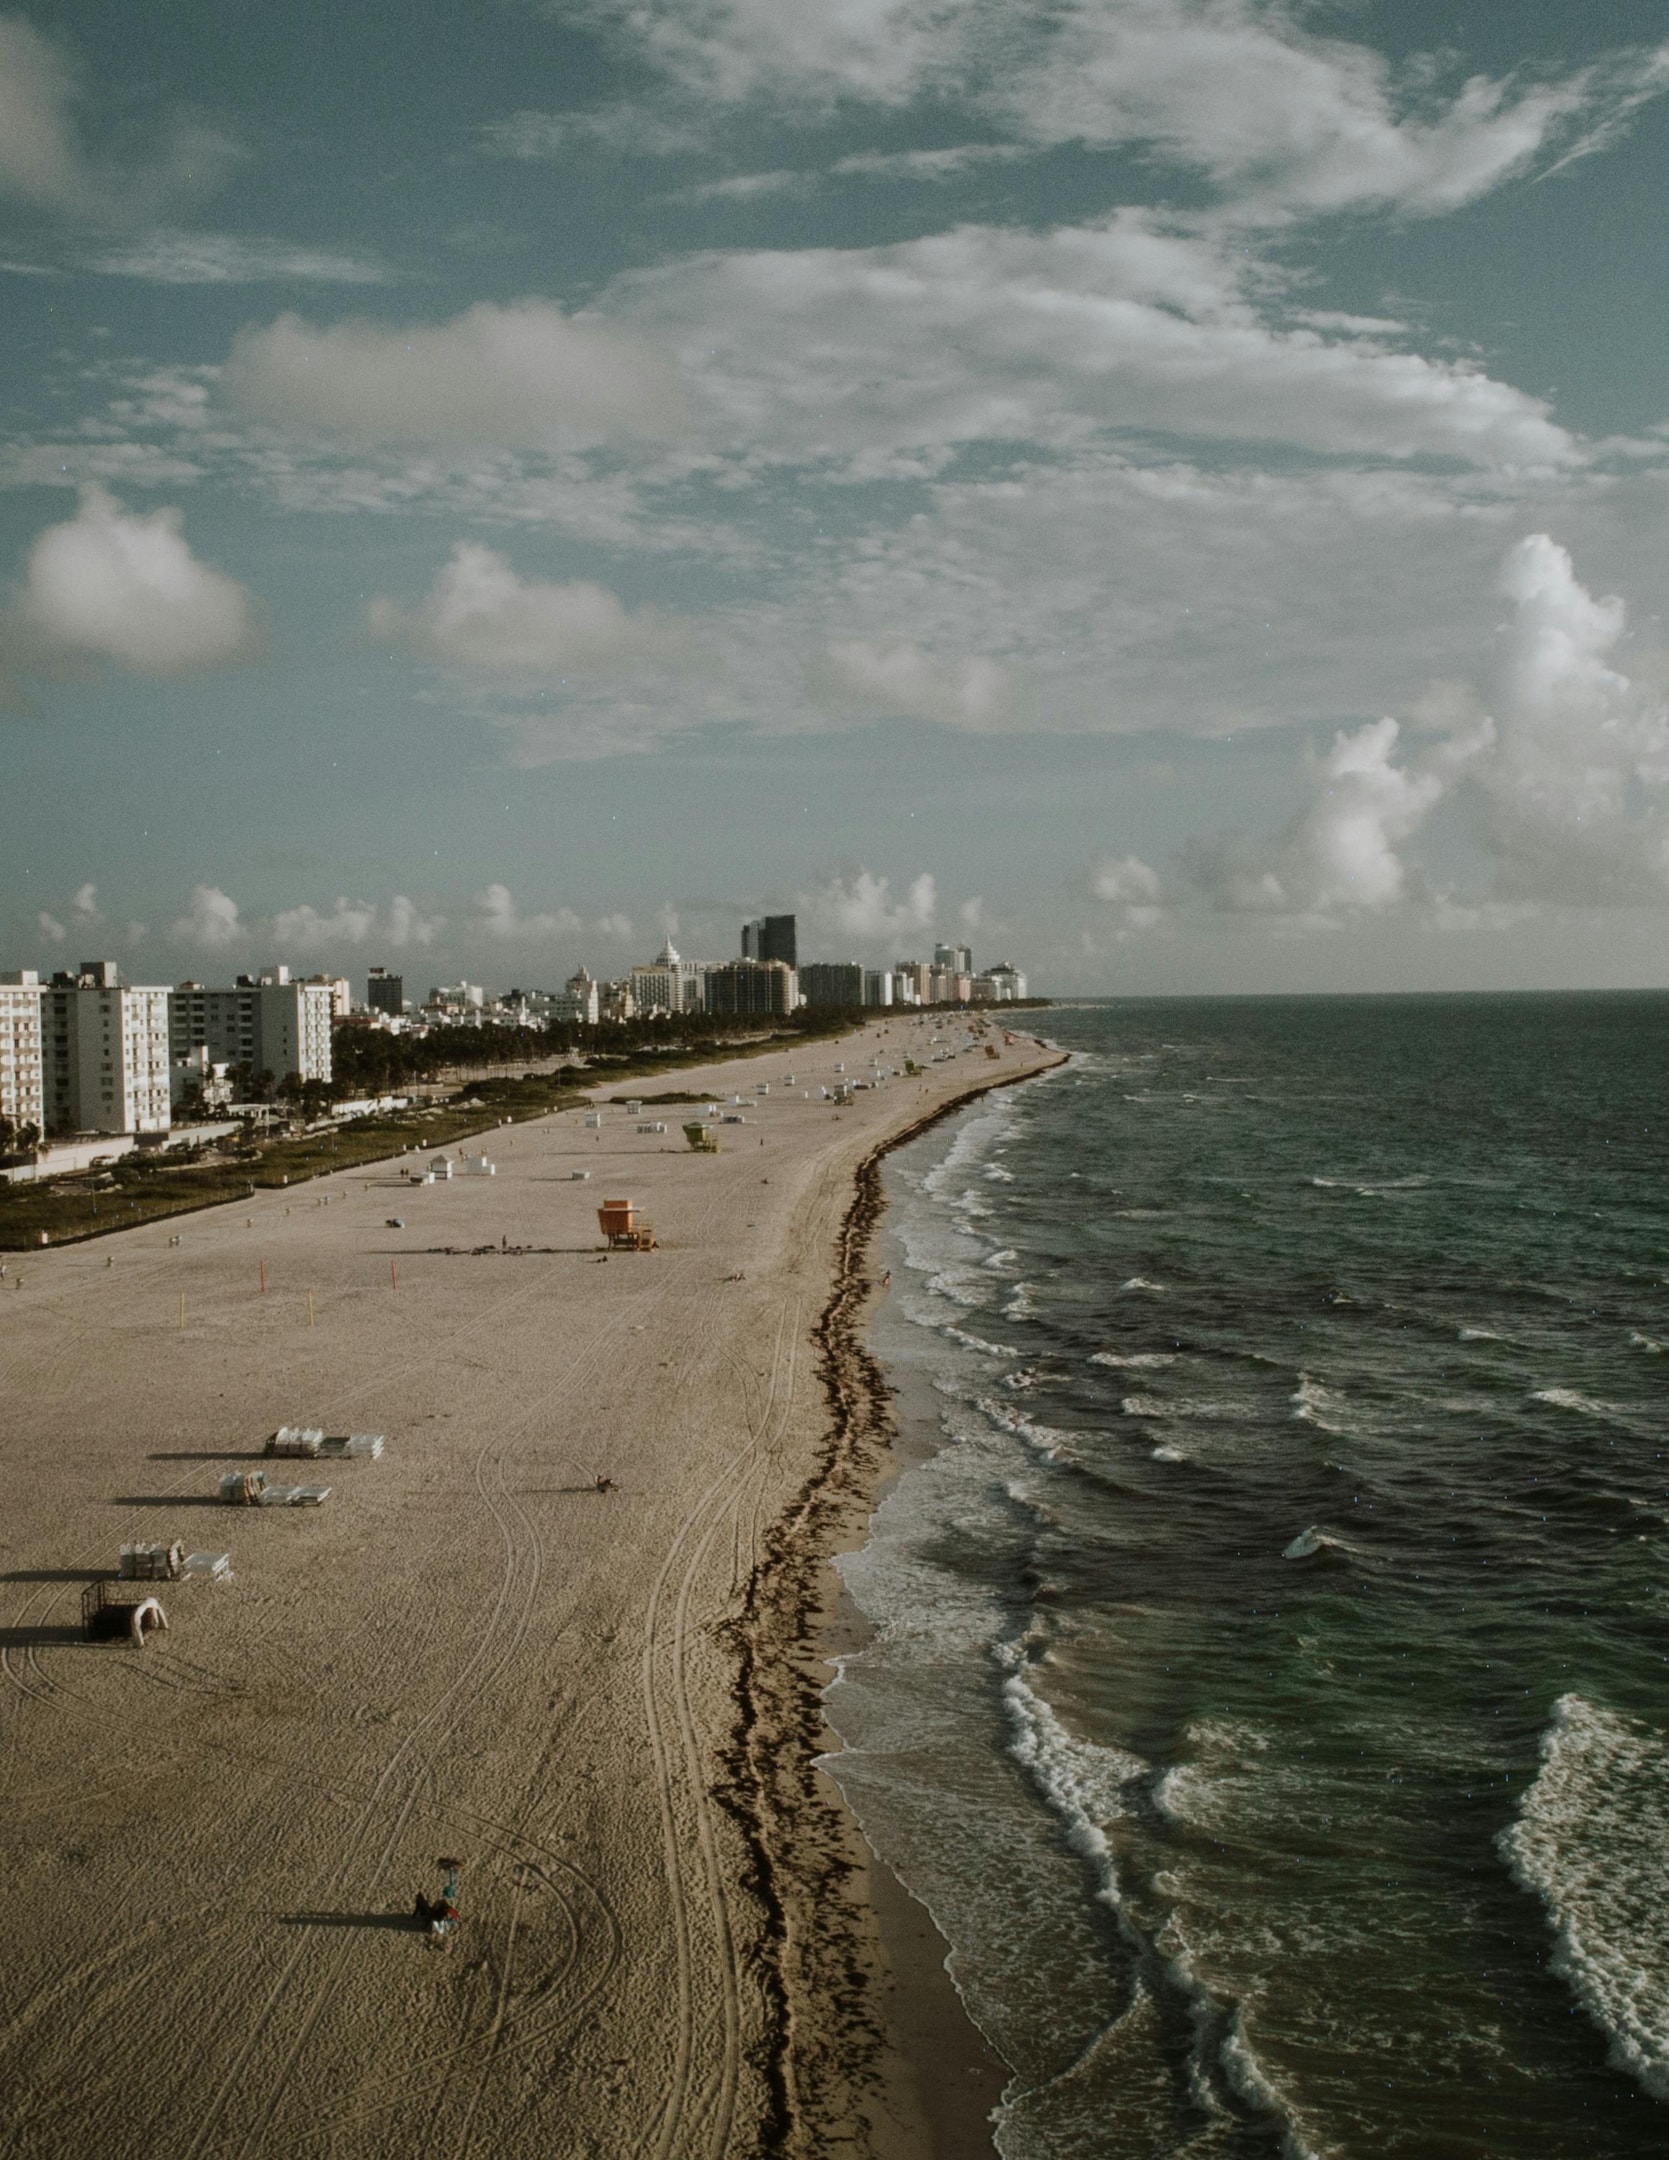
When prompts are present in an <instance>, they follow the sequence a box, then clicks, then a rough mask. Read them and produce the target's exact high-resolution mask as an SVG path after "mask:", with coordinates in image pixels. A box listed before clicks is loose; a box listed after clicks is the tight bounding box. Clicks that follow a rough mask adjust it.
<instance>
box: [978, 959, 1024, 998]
mask: <svg viewBox="0 0 1669 2160" xmlns="http://www.w3.org/2000/svg"><path fill="white" fill-rule="evenodd" d="M1025 994H1026V978H1025V976H1024V975H1022V974H1021V972H1020V970H1019V969H1018V968H1017V967H1015V966H1013V965H1012V964H1011V963H1010V962H1009V961H1007V960H998V961H997V962H996V963H995V964H994V965H993V966H991V967H988V968H987V969H986V970H985V972H984V973H983V974H982V975H976V976H975V977H974V1002H975V1003H976V1004H985V1005H1012V1004H1013V1003H1014V1002H1015V1001H1016V999H1019V998H1023V997H1024V996H1025Z"/></svg>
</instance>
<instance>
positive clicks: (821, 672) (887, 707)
mask: <svg viewBox="0 0 1669 2160" xmlns="http://www.w3.org/2000/svg"><path fill="white" fill-rule="evenodd" d="M807 676H808V687H809V688H810V690H811V693H812V695H813V697H814V698H816V699H817V700H818V701H819V702H821V703H823V704H828V705H845V706H852V705H858V706H863V707H866V708H868V709H869V710H871V711H874V712H885V713H895V714H899V715H901V716H903V717H905V718H910V719H918V720H939V721H943V722H944V723H946V724H947V725H948V726H952V727H965V728H976V729H977V728H985V727H994V726H996V725H998V724H999V723H1000V722H1001V720H1002V719H1003V718H1004V717H1005V716H1006V713H1007V709H1008V706H1009V704H1010V701H1011V697H1012V685H1011V682H1010V678H1009V675H1008V672H1007V670H1006V669H1004V668H1002V667H1001V666H999V665H998V663H997V662H996V661H994V660H986V659H980V658H974V659H968V660H955V661H940V660H935V659H933V658H931V657H930V656H929V655H928V654H926V653H924V652H922V651H921V650H920V649H919V648H918V647H917V646H914V645H891V646H880V645H873V644H869V643H867V642H865V641H864V640H863V639H861V638H851V639H846V640H844V641H842V642H839V643H837V644H833V645H830V646H828V647H826V648H825V650H824V651H823V652H822V653H820V654H819V655H818V656H817V657H816V658H815V659H814V660H813V662H812V664H811V666H810V668H809V669H808V670H807Z"/></svg>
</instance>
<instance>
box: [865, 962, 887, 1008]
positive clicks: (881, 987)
mask: <svg viewBox="0 0 1669 2160" xmlns="http://www.w3.org/2000/svg"><path fill="white" fill-rule="evenodd" d="M892 995H893V979H892V970H891V969H890V968H865V969H864V971H863V1001H864V1003H865V1004H866V1005H890V1004H891V1003H892Z"/></svg>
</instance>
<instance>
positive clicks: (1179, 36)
mask: <svg viewBox="0 0 1669 2160" xmlns="http://www.w3.org/2000/svg"><path fill="white" fill-rule="evenodd" d="M587 12H589V14H590V15H591V16H592V18H593V20H595V21H597V22H599V23H601V24H603V25H605V26H608V27H610V28H612V29H613V30H614V32H615V34H616V35H617V37H618V38H619V39H620V40H621V42H622V43H623V44H625V45H626V46H627V47H628V48H629V49H630V51H631V54H632V57H633V58H634V59H635V60H636V61H638V62H639V63H641V62H643V61H648V62H649V63H650V64H652V65H656V66H658V67H659V68H660V69H661V70H662V71H663V72H664V73H665V74H667V75H669V76H670V77H672V79H673V80H674V81H675V82H676V83H677V84H678V85H679V86H680V88H681V89H682V90H683V92H684V93H685V94H686V96H688V97H690V98H692V99H696V100H699V101H701V102H702V103H703V104H704V105H706V106H707V107H708V108H709V109H712V108H722V107H724V106H725V105H729V104H736V103H740V102H743V101H746V100H749V99H757V100H761V101H768V102H769V105H770V108H771V109H772V111H773V114H774V115H776V114H780V112H781V110H782V108H784V107H785V106H792V105H794V104H795V103H798V104H800V105H801V106H803V107H810V108H813V109H824V110H826V109H828V108H830V107H832V106H834V105H835V104H837V103H838V102H840V101H844V100H857V101H862V102H865V103H868V104H870V105H873V106H878V107H881V108H889V107H899V106H902V105H905V104H907V103H909V102H911V101H914V100H916V99H920V98H924V97H936V98H941V99H955V100H957V101H959V102H960V103H961V104H962V105H963V106H964V108H965V109H970V110H973V111H981V110H982V111H984V112H985V113H986V114H987V115H988V116H989V117H990V118H992V119H993V120H995V121H998V122H1003V123H1006V124H1007V125H1008V126H1010V127H1011V128H1013V129H1014V130H1015V132H1017V133H1019V134H1021V135H1023V136H1025V137H1026V138H1027V139H1028V140H1029V141H1031V142H1033V143H1039V144H1046V145H1047V144H1057V143H1064V142H1080V143H1085V144H1089V145H1091V146H1094V147H1097V148H1110V147H1114V146H1122V145H1130V146H1134V147H1138V148H1140V149H1142V150H1144V151H1145V152H1147V153H1148V155H1149V156H1150V157H1153V158H1156V159H1158V160H1164V161H1168V162H1170V163H1172V164H1173V165H1177V166H1181V167H1183V168H1184V169H1187V170H1190V171H1193V172H1196V173H1199V174H1202V175H1203V176H1204V177H1205V178H1206V179H1207V180H1209V181H1210V182H1212V183H1213V184H1214V185H1215V186H1216V187H1217V188H1218V189H1219V190H1220V191H1221V192H1222V193H1223V194H1224V195H1225V196H1226V197H1228V198H1229V199H1230V201H1231V203H1232V205H1233V207H1234V208H1235V210H1236V211H1237V213H1239V214H1241V215H1252V216H1257V215H1262V216H1265V217H1272V218H1276V219H1279V218H1281V217H1284V216H1287V215H1290V214H1292V213H1294V212H1300V213H1302V212H1318V211H1319V212H1327V211H1337V210H1343V209H1356V208H1363V207H1381V206H1383V207H1394V208H1396V209H1398V210H1400V211H1403V212H1405V213H1410V214H1413V215H1431V214H1437V213H1440V212H1442V211H1446V210H1449V209H1452V208H1454V207H1456V206H1457V205H1458V204H1461V203H1465V202H1470V201H1473V200H1475V199H1476V198H1477V197H1478V196H1480V195H1482V194H1484V193H1487V192H1488V191H1489V190H1490V189H1491V188H1493V187H1497V186H1499V185H1500V184H1501V183H1502V181H1504V180H1506V179H1508V178H1511V177H1512V176H1514V175H1516V174H1519V173H1522V172H1523V171H1525V170H1526V169H1527V168H1528V167H1529V166H1530V165H1531V164H1532V163H1533V162H1534V161H1535V160H1536V159H1537V158H1538V157H1540V156H1543V155H1544V154H1546V155H1560V156H1562V157H1563V158H1564V159H1569V158H1570V157H1572V156H1581V155H1585V154H1587V153H1588V152H1589V151H1590V150H1591V149H1593V148H1595V147H1598V146H1600V145H1602V144H1603V143H1604V142H1606V141H1608V140H1610V139H1612V138H1613V137H1614V136H1615V134H1616V133H1617V131H1618V130H1619V129H1620V128H1621V127H1623V126H1624V125H1626V123H1627V120H1628V118H1629V117H1630V115H1631V114H1632V113H1633V112H1635V111H1636V110H1637V109H1638V108H1639V106H1640V105H1641V104H1642V103H1644V102H1645V101H1646V100H1647V99H1649V98H1652V97H1656V96H1658V95H1660V94H1661V93H1662V91H1663V90H1664V88H1665V87H1666V83H1669V68H1666V62H1665V52H1664V50H1663V49H1659V50H1655V51H1654V50H1643V49H1638V48H1626V49H1623V50H1620V51H1613V52H1612V53H1611V54H1609V55H1608V56H1607V57H1606V58H1605V59H1604V60H1603V61H1601V62H1598V63H1596V64H1594V65H1592V66H1588V67H1584V68H1580V69H1577V70H1575V71H1570V72H1565V73H1559V72H1557V71H1555V70H1553V69H1552V68H1549V69H1547V70H1545V71H1543V73H1542V74H1541V75H1540V76H1539V77H1538V76H1534V75H1532V74H1530V73H1529V71H1528V70H1526V71H1524V72H1523V73H1521V74H1517V75H1514V76H1513V77H1510V78H1507V79H1504V80H1496V79H1493V78H1491V77H1489V76H1485V75H1474V76H1472V77H1470V78H1468V79H1467V80H1465V81H1461V82H1458V83H1455V84H1454V85H1453V86H1452V87H1451V88H1450V89H1449V90H1448V91H1447V92H1446V93H1445V92H1443V91H1442V90H1440V89H1439V88H1438V85H1439V84H1440V83H1441V81H1442V78H1443V75H1444V72H1445V65H1444V62H1443V60H1442V59H1441V58H1440V57H1437V56H1432V55H1429V54H1428V55H1418V54H1417V55H1414V56H1411V58H1410V59H1409V60H1407V61H1406V62H1404V63H1403V65H1402V66H1401V67H1400V68H1397V67H1393V66H1392V64H1391V63H1389V62H1388V61H1387V60H1386V59H1384V57H1383V56H1382V55H1380V54H1379V53H1377V52H1375V51H1374V50H1373V49H1372V48H1371V47H1369V46H1366V45H1362V44H1354V43H1351V42H1349V41H1348V40H1346V39H1343V38H1337V37H1333V38H1328V37H1321V36H1317V35H1314V34H1312V33H1311V32H1310V31H1309V30H1308V29H1306V28H1305V27H1304V20H1303V13H1302V11H1300V10H1298V9H1294V8H1290V7H1287V6H1283V5H1279V4H1275V0H964V4H962V5H954V6H952V5H946V4H944V0H591V4H590V6H589V8H588V10H587ZM520 117H521V118H522V119H523V120H524V121H525V120H526V119H527V118H529V117H531V116H525V115H524V116H520ZM565 117H567V118H568V119H569V120H570V122H571V121H572V120H573V118H574V116H565ZM501 125H504V124H503V123H501Z"/></svg>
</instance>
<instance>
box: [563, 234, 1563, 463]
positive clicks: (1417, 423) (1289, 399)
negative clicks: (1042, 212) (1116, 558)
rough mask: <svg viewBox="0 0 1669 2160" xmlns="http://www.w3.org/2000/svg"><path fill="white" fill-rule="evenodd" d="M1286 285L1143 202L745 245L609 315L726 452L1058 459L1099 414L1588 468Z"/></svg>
mask: <svg viewBox="0 0 1669 2160" xmlns="http://www.w3.org/2000/svg"><path fill="white" fill-rule="evenodd" d="M1281 282H1282V280H1281V278H1280V276H1279V275H1278V274H1277V273H1276V272H1275V271H1273V270H1272V269H1271V268H1269V266H1267V265H1265V264H1262V263H1260V262H1256V261H1254V260H1253V259H1252V258H1251V257H1250V256H1249V255H1247V254H1245V253H1244V252H1243V251H1241V250H1240V249H1238V248H1235V247H1231V246H1229V245H1228V244H1227V243H1226V242H1225V241H1224V240H1223V239H1222V238H1221V237H1219V236H1213V235H1210V234H1201V233H1198V232H1193V231H1188V230H1184V229H1182V228H1180V227H1177V226H1174V225H1170V224H1167V223H1166V222H1165V220H1164V219H1162V218H1161V217H1159V216H1158V215H1156V214H1153V213H1149V212H1146V211H1140V210H1121V211H1117V212H1115V213H1113V214H1112V215H1110V216H1109V217H1107V218H1105V219H1103V220H1101V221H1099V222H1098V223H1095V224H1093V225H1079V226H1063V227H1059V228H1057V229H1055V230H1054V231H1051V232H1042V233H1040V232H1035V231H1028V230H1020V229H1013V228H1008V227H996V226H961V227H958V228H956V229H955V230H953V231H951V232H946V233H938V234H934V235H931V236H930V237H927V238H924V239H916V240H907V241H901V242H898V243H896V244H894V245H891V246H886V247H871V248H821V249H800V250H791V249H775V250H760V249H755V250H737V251H734V252H732V253H728V254H724V255H700V256H694V257H687V258H685V259H683V260H680V261H675V262H671V263H668V264H665V265H662V266H659V267H657V268H655V269H653V270H646V271H639V272H633V273H631V274H630V275H628V276H626V277H624V278H622V279H620V280H618V281H617V283H616V285H615V286H614V287H613V288H611V290H610V292H609V293H608V294H607V295H605V299H604V305H605V307H606V308H607V309H608V311H609V312H610V314H611V316H612V317H614V318H615V319H618V320H619V321H621V322H623V323H625V324H628V325H630V326H631V327H632V328H634V329H636V330H637V331H638V332H640V333H641V334H642V335H643V336H645V337H646V338H649V339H652V340H653V341H655V342H657V343H659V344H662V345H665V346H667V347H669V348H676V349H678V350H679V351H681V352H682V353H683V354H684V356H685V362H686V376H687V379H688V382H689V385H690V395H691V401H692V404H693V405H694V406H695V407H696V409H697V411H698V414H699V415H700V417H701V419H702V422H703V432H704V433H705V435H706V437H707V438H708V440H710V441H714V442H726V441H728V442H747V443H748V444H750V446H752V447H753V448H754V449H755V450H760V449H768V450H769V451H770V452H772V453H773V454H775V455H781V456H789V457H802V458H804V457H823V458H833V457H835V456H837V455H842V454H844V455H846V456H848V457H858V458H874V457H875V456H876V455H877V453H878V452H880V451H882V450H884V449H886V448H889V447H892V448H897V447H910V448H922V447H932V446H938V445H951V444H958V443H967V442H974V441H980V440H985V441H996V442H1004V443H1011V444H1012V443H1015V442H1031V443H1041V444H1046V445H1048V446H1050V447H1051V448H1053V449H1055V450H1057V451H1059V450H1061V449H1064V448H1067V447H1068V446H1072V445H1076V444H1081V443H1082V442H1083V441H1084V440H1085V438H1086V435H1087V434H1088V432H1089V431H1090V430H1091V429H1096V428H1116V429H1118V430H1120V431H1121V432H1123V433H1125V434H1128V433H1129V431H1131V430H1149V431H1152V430H1163V431H1165V432H1167V433H1172V434H1181V435H1186V436H1194V437H1205V438H1209V439H1213V440H1216V441H1223V440H1232V441H1242V442H1253V441H1263V442H1269V441H1276V442H1284V443H1289V444H1292V445H1295V446H1298V447H1301V448H1304V449H1306V450H1312V451H1319V452H1322V453H1325V454H1330V455H1353V456H1359V455H1363V454H1366V455H1369V456H1373V457H1380V458H1392V459H1409V458H1415V457H1421V456H1424V457H1442V458H1451V459H1461V460H1464V461H1466V462H1467V463H1471V464H1478V465H1484V466H1503V467H1525V466H1531V467H1558V466H1564V465H1569V464H1571V463H1573V462H1576V461H1577V459H1578V453H1577V451H1576V449H1575V446H1574V445H1573V444H1572V442H1571V440H1570V438H1569V436H1568V435H1567V434H1566V432H1565V431H1564V430H1563V429H1562V428H1560V427H1559V426H1557V425H1556V424H1555V422H1554V421H1553V420H1552V418H1551V416H1550V414H1549V411H1548V408H1547V406H1546V404H1545V402H1544V401H1542V400H1540V399H1537V398H1533V397H1530V396H1527V395H1526V394H1525V393H1524V392H1523V391H1521V390H1517V389H1515V388H1513V387H1512V386H1510V385H1509V384H1506V383H1502V382H1498V381H1496V380H1494V379H1493V378H1492V377H1490V376H1489V375H1486V374H1485V373H1483V372H1482V371H1481V370H1480V369H1478V368H1476V367H1474V366H1472V365H1470V364H1468V363H1465V362H1462V361H1458V360H1452V359H1429V358H1427V357H1425V356H1424V355H1422V354H1419V353H1414V352H1408V351H1403V350H1400V349H1398V348H1397V347H1396V345H1395V343H1394V342H1392V341H1390V340H1388V339H1386V338H1385V337H1383V336H1381V335H1363V334H1345V333H1342V332H1338V331H1333V332H1327V331H1323V330H1320V329H1317V328H1315V327H1313V326H1311V325H1309V324H1305V323H1301V322H1294V323H1291V324H1283V323H1282V322H1280V321H1279V320H1276V319H1273V317H1272V315H1271V310H1272V309H1278V303H1279V297H1280V287H1281Z"/></svg>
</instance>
